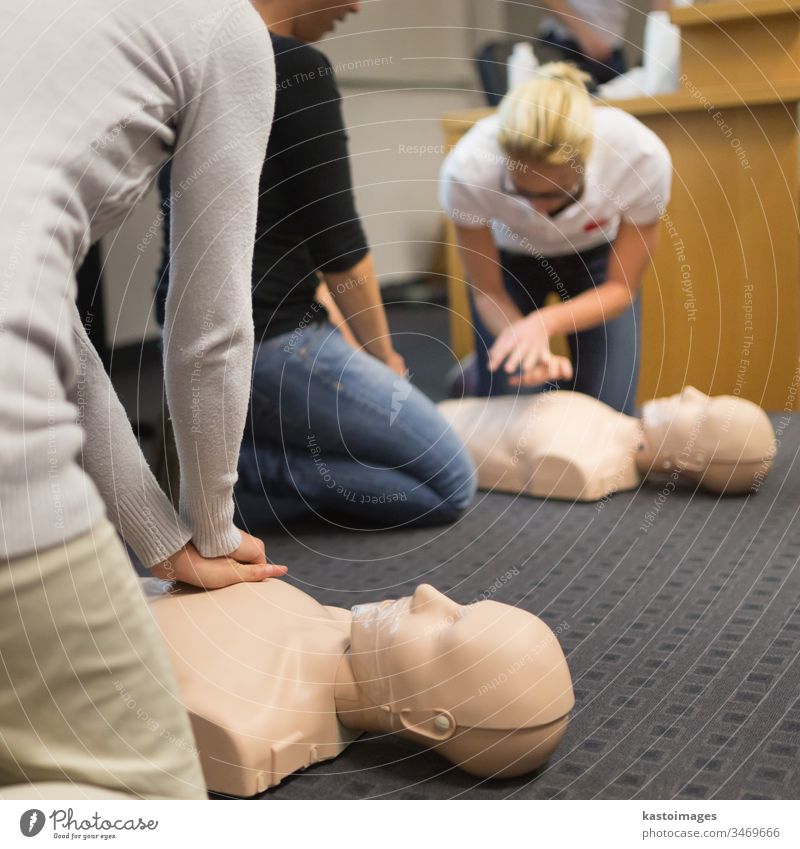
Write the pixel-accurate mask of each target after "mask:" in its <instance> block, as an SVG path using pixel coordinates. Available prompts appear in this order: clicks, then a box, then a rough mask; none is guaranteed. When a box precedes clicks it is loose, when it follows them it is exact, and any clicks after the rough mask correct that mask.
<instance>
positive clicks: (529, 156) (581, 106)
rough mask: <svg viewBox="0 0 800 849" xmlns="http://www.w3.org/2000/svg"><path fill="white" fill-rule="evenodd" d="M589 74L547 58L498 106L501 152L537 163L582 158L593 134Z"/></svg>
mask: <svg viewBox="0 0 800 849" xmlns="http://www.w3.org/2000/svg"><path fill="white" fill-rule="evenodd" d="M589 79H590V77H589V75H588V74H585V73H584V72H583V71H581V70H580V69H578V68H577V67H575V65H572V64H570V63H569V62H550V63H549V64H547V65H542V66H541V67H539V68H538V69H537V70H536V74H535V76H533V77H532V78H531V79H530V80H527V81H526V82H524V83H522V84H521V85H519V86H517V87H516V88H514V89H513V90H512V91H510V92H509V93H508V94H507V95H506V96H505V97H504V98H503V100H502V101H501V103H500V106H499V107H498V110H497V114H498V119H499V121H500V133H499V136H498V141H499V143H500V147H501V148H502V149H503V151H504V152H505V153H506V154H507V155H508V156H509V157H511V158H513V159H519V160H523V161H525V162H530V163H533V164H536V165H564V164H566V163H568V162H572V161H575V160H577V161H579V162H581V163H586V161H587V160H588V158H589V153H590V152H591V148H592V135H593V120H592V115H593V111H592V110H593V107H592V99H591V97H590V95H589V92H588V91H587V89H586V83H587V81H588V80H589Z"/></svg>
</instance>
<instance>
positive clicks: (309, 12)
mask: <svg viewBox="0 0 800 849" xmlns="http://www.w3.org/2000/svg"><path fill="white" fill-rule="evenodd" d="M253 5H254V6H255V8H256V10H257V11H258V13H259V14H260V15H261V17H262V18H263V19H264V21H265V22H266V24H267V26H268V27H269V29H270V30H271V31H272V32H274V33H276V34H277V35H286V36H290V37H291V38H297V39H299V40H300V41H307V42H314V41H319V39H321V38H322V37H323V36H324V35H326V34H327V33H329V32H331V31H332V30H333V28H334V27H335V26H336V24H337V23H338V22H339V21H343V20H344V19H345V18H346V17H347V16H348V15H350V14H351V13H354V12H358V11H359V8H360V6H361V4H360V3H358V2H356V3H345V2H342V0H253Z"/></svg>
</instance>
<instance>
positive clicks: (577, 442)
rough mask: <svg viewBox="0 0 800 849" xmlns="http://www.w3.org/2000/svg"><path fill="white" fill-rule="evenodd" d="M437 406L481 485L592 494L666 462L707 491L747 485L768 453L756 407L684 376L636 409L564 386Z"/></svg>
mask: <svg viewBox="0 0 800 849" xmlns="http://www.w3.org/2000/svg"><path fill="white" fill-rule="evenodd" d="M439 410H440V412H441V413H442V415H444V417H445V418H446V419H448V421H449V422H450V424H451V426H452V427H453V429H454V430H455V431H456V433H457V434H458V435H459V436H460V437H461V439H462V440H463V441H464V443H465V444H466V445H467V448H468V449H469V452H470V454H471V455H472V459H473V460H474V462H475V465H476V466H477V468H478V485H479V486H480V488H481V489H489V490H496V491H500V492H513V493H525V494H527V495H533V496H536V497H539V498H562V499H567V500H570V501H596V500H598V499H601V498H605V497H606V496H607V495H610V494H611V493H612V492H616V491H617V490H626V489H634V488H636V487H637V486H638V485H639V483H640V481H641V478H642V477H644V476H646V475H648V474H651V473H654V474H661V473H667V474H672V473H673V472H677V473H678V474H679V475H680V477H681V478H682V479H685V480H687V481H688V482H690V483H694V484H699V485H701V486H702V487H704V488H705V489H707V490H709V491H711V492H716V493H725V494H734V493H745V492H749V491H751V490H752V489H753V488H756V487H757V486H758V485H759V484H760V482H761V481H762V480H763V479H764V477H765V476H766V475H767V473H768V472H769V470H770V468H771V466H772V460H773V457H774V455H775V435H774V433H773V430H772V426H771V424H770V422H769V419H768V417H767V415H766V413H765V412H764V411H763V410H762V409H761V408H760V407H758V406H757V405H756V404H753V403H752V402H750V401H746V400H744V399H742V398H736V397H734V396H731V395H720V396H716V397H710V396H708V395H705V394H703V393H702V392H700V391H698V390H697V389H694V388H693V387H691V386H689V387H686V388H685V389H684V390H683V391H682V392H680V393H679V394H678V395H672V396H670V397H668V398H657V399H655V400H653V401H649V402H647V403H646V404H644V405H643V408H642V417H641V419H637V418H633V417H631V416H626V415H624V414H623V413H619V412H617V411H616V410H614V409H612V408H611V407H609V406H607V405H606V404H603V403H602V402H601V401H598V400H597V399H595V398H590V397H589V396H587V395H582V394H580V393H577V392H569V391H566V390H557V391H552V392H543V393H540V394H537V395H519V396H504V397H500V398H491V399H487V398H464V399H461V400H455V401H444V402H443V403H441V404H439Z"/></svg>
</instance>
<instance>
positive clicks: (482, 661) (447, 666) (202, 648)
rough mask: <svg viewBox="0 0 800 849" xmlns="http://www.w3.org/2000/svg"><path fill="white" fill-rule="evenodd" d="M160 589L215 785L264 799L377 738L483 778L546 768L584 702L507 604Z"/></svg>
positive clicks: (155, 603) (542, 627)
mask: <svg viewBox="0 0 800 849" xmlns="http://www.w3.org/2000/svg"><path fill="white" fill-rule="evenodd" d="M145 589H146V593H147V595H148V596H149V598H150V601H151V610H152V612H153V615H154V617H155V620H156V623H157V624H158V626H159V628H160V630H161V633H162V634H163V636H164V640H165V643H166V646H167V649H168V652H169V654H170V657H171V660H172V664H173V667H174V669H175V672H176V675H177V679H178V685H179V688H180V691H181V696H182V699H183V702H184V704H185V706H186V708H187V710H188V711H189V715H190V717H191V720H192V726H193V730H194V734H195V738H196V741H197V747H198V750H199V753H200V758H201V761H202V765H203V772H204V775H205V778H206V783H207V786H208V787H209V789H211V790H214V791H217V792H220V793H226V794H230V795H234V796H253V795H255V794H256V793H259V792H261V791H263V790H266V789H267V788H268V787H272V786H274V785H275V784H278V783H279V782H281V781H282V780H283V779H284V778H285V777H286V776H288V775H290V774H292V773H293V772H296V771H297V770H300V769H303V768H305V767H307V766H310V765H312V764H315V763H318V762H319V761H324V760H327V759H330V758H333V757H336V755H338V754H339V753H340V752H342V751H343V750H344V748H345V747H346V746H348V745H349V744H350V743H351V742H352V741H353V740H354V739H355V738H356V737H358V736H359V735H360V734H362V733H363V732H364V731H375V732H381V733H395V734H399V735H400V736H403V737H406V738H408V739H410V740H413V741H415V742H417V743H419V744H420V745H422V746H426V747H430V748H434V749H435V750H436V751H437V752H438V753H439V754H440V755H442V756H443V757H445V758H446V759H447V760H449V761H450V762H451V763H453V764H455V765H457V766H458V767H460V768H461V769H463V770H466V771H467V772H469V773H472V774H474V775H478V776H481V777H495V778H509V777H513V776H517V775H522V774H524V773H527V772H530V771H531V770H534V769H536V768H537V767H539V766H541V765H542V764H543V763H545V762H546V761H547V759H548V758H549V757H550V755H551V754H552V753H553V751H554V750H555V748H556V747H557V746H558V744H559V742H560V741H561V738H562V737H563V735H564V732H565V731H566V728H567V723H568V720H569V712H570V710H571V709H572V707H573V705H574V696H573V691H572V682H571V678H570V674H569V669H568V668H567V663H566V660H565V658H564V654H563V652H562V650H561V647H560V645H559V643H558V639H557V638H556V635H555V634H554V633H553V631H552V630H551V629H550V628H549V627H548V626H547V625H546V624H545V623H544V622H542V621H541V620H540V619H538V618H537V617H536V616H534V615H532V614H531V613H528V612H526V611H524V610H520V609H518V608H516V607H513V606H511V605H507V604H501V603H499V602H496V601H491V600H485V601H479V602H476V603H473V604H466V605H460V604H457V603H456V602H454V601H452V600H451V599H449V598H447V596H444V595H442V593H440V592H438V591H437V590H435V589H434V588H433V587H431V586H429V585H427V584H423V585H421V586H419V587H417V589H416V590H415V591H414V593H413V594H412V595H411V596H409V597H406V598H400V599H394V600H387V601H382V602H378V603H374V604H365V605H360V606H358V607H355V608H353V610H352V611H349V610H343V609H341V608H336V607H326V606H323V605H321V604H319V603H318V602H316V601H315V600H314V599H313V598H311V596H309V595H307V594H306V593H304V592H302V591H301V590H299V589H297V588H295V587H293V586H291V585H290V584H288V583H286V582H284V581H279V580H268V581H264V582H261V583H255V584H250V583H245V584H236V585H234V586H231V587H227V588H225V589H222V590H215V591H212V592H205V591H201V590H192V589H189V588H183V589H180V590H177V591H175V590H173V589H172V588H171V586H170V585H169V584H165V583H164V582H161V581H155V580H153V579H150V580H148V581H145Z"/></svg>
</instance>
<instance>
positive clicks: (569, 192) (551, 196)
mask: <svg viewBox="0 0 800 849" xmlns="http://www.w3.org/2000/svg"><path fill="white" fill-rule="evenodd" d="M500 190H501V191H502V192H503V193H504V194H507V195H514V196H516V197H519V198H523V199H524V200H560V201H576V200H578V199H579V198H580V196H581V194H583V177H578V179H577V180H576V182H575V184H574V185H573V186H571V187H570V188H569V189H563V188H558V189H553V190H552V191H548V192H527V191H523V190H521V189H518V188H517V187H516V186H515V185H514V184H513V183H512V182H511V178H510V177H509V174H508V172H507V171H506V172H505V174H504V175H503V179H502V183H501V186H500Z"/></svg>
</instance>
